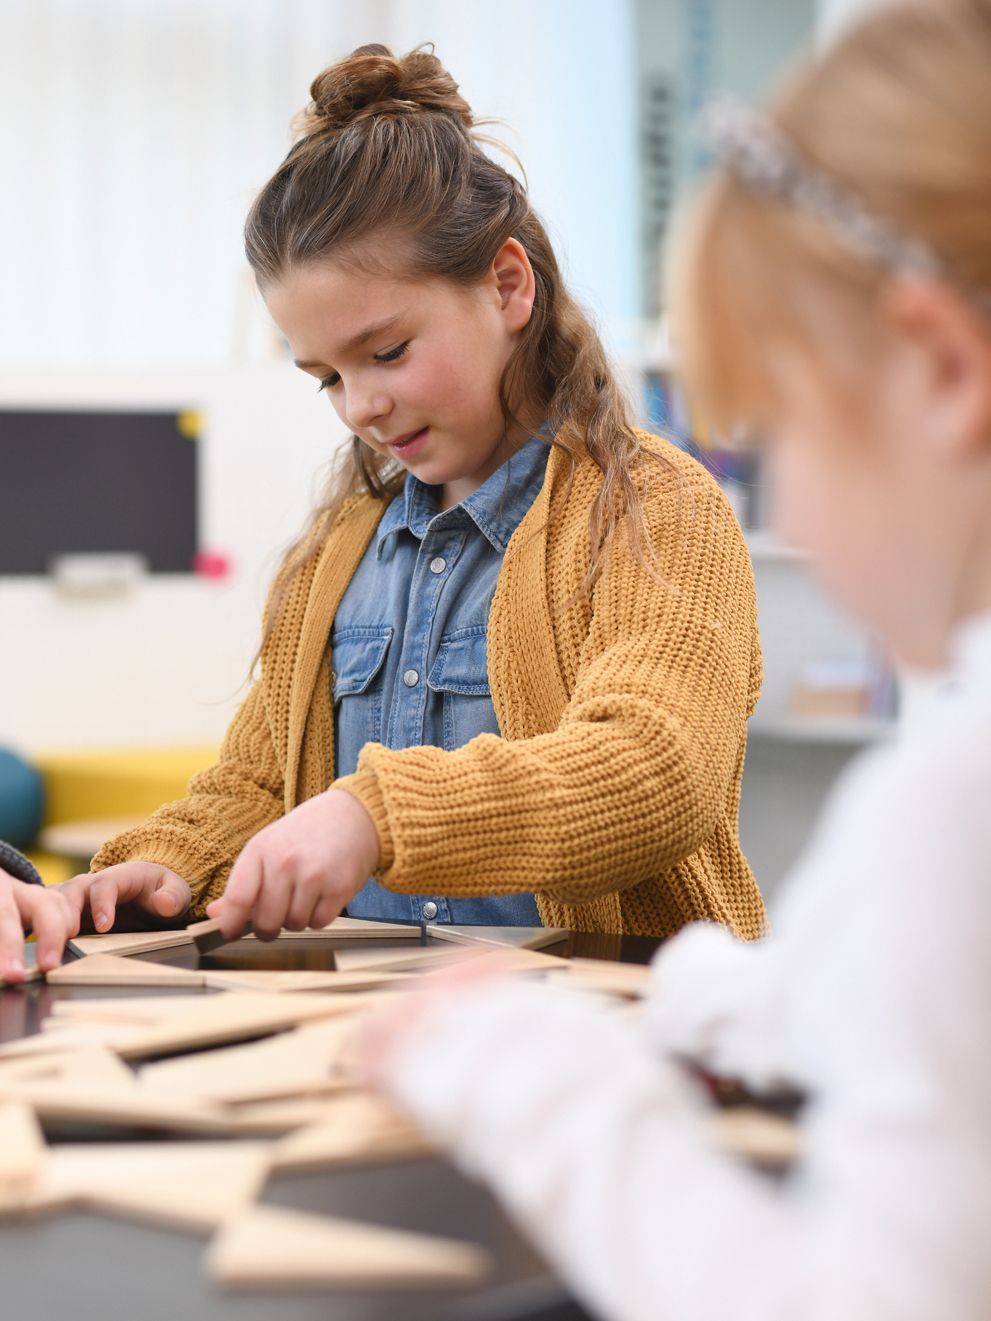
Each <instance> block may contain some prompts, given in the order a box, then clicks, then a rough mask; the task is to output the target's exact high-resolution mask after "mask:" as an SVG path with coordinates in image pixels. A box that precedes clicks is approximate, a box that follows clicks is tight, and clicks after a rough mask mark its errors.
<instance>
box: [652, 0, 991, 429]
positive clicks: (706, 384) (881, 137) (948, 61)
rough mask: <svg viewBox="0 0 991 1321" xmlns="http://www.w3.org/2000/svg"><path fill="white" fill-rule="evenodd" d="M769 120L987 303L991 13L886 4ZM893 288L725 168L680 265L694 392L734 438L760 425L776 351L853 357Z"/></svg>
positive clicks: (699, 203)
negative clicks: (741, 428)
mask: <svg viewBox="0 0 991 1321" xmlns="http://www.w3.org/2000/svg"><path fill="white" fill-rule="evenodd" d="M770 117H771V120H772V122H773V123H774V125H775V126H776V128H777V129H778V131H779V132H780V133H781V135H782V137H783V138H784V139H785V140H786V141H787V142H788V143H789V144H790V146H791V147H793V148H794V149H795V151H796V152H797V154H798V155H799V156H800V157H801V159H802V160H803V161H805V162H807V163H808V165H809V166H811V167H812V168H813V169H815V170H819V171H821V172H822V173H823V174H824V175H825V176H827V177H828V178H829V179H831V180H833V181H835V182H836V183H837V184H838V185H839V186H840V187H842V188H843V189H845V190H846V191H847V192H848V193H849V194H850V195H851V196H853V197H855V198H856V199H857V200H858V201H859V202H860V203H861V204H862V205H863V207H864V208H865V209H866V211H867V212H868V213H870V214H871V215H873V216H875V217H877V218H878V219H879V220H880V221H883V222H884V223H886V224H887V225H889V226H890V227H891V228H892V230H893V231H895V232H897V233H899V234H901V235H903V236H904V237H905V238H906V239H909V240H912V239H914V240H918V241H920V242H921V243H923V244H925V245H926V246H927V247H928V248H929V249H930V250H931V251H932V252H933V253H934V254H935V255H936V257H938V259H939V262H940V267H941V269H943V270H944V271H945V272H946V277H947V279H949V280H950V281H951V282H952V284H953V286H954V287H955V288H957V289H959V290H960V291H961V292H962V293H963V294H964V295H965V296H966V295H967V294H968V293H973V294H975V295H976V294H978V293H984V294H986V293H987V292H988V291H991V0H896V2H895V3H890V4H886V5H884V6H883V7H882V8H881V9H879V10H878V11H877V12H876V13H874V14H872V15H870V16H869V17H868V18H866V19H865V20H864V21H862V22H861V23H860V24H859V25H858V26H856V27H854V28H853V29H851V30H850V31H849V32H848V33H847V34H846V36H845V37H844V38H842V39H841V40H840V41H839V42H838V43H837V44H836V45H835V46H833V47H832V48H831V49H830V50H828V51H827V52H826V53H825V54H824V55H823V56H821V57H820V58H819V59H818V60H816V61H814V62H813V63H812V64H810V65H808V66H807V67H805V68H804V69H802V70H801V71H800V72H799V73H798V74H797V75H796V76H795V77H794V78H792V79H791V80H790V82H789V83H788V84H787V85H786V86H785V87H784V89H783V90H782V92H781V93H780V94H779V95H778V96H777V97H776V98H775V100H774V101H773V102H772V104H771V106H770ZM890 278H891V275H890V271H887V270H885V269H884V268H883V267H882V266H881V265H880V264H874V263H872V262H870V261H868V260H865V259H864V258H863V257H860V256H857V255H856V254H855V253H854V252H852V251H851V250H850V249H849V248H847V247H845V246H844V245H843V244H842V243H841V242H840V241H838V239H837V236H836V234H835V233H834V232H831V231H830V229H829V227H828V226H826V225H824V224H823V223H822V221H821V219H817V218H816V217H815V216H814V215H811V214H809V213H807V212H805V211H803V210H802V209H801V207H797V206H790V205H788V204H787V203H786V202H782V201H781V200H779V199H777V198H774V197H769V196H767V195H763V194H762V193H761V192H760V190H757V189H753V188H751V187H749V186H748V185H747V184H746V183H745V182H743V181H742V180H741V179H740V178H738V177H737V176H736V175H735V174H734V173H733V172H732V171H731V170H729V169H720V170H718V171H717V172H716V174H715V175H714V176H713V178H712V179H711V180H710V181H709V182H708V183H707V185H706V186H705V187H704V189H703V191H702V193H701V195H700V197H699V198H698V199H697V200H696V202H695V203H694V205H693V206H692V207H691V209H690V210H689V211H688V212H687V213H686V214H685V216H684V217H682V219H681V222H680V226H679V233H678V237H677V241H676V242H675V244H674V245H673V247H672V249H671V253H670V268H669V288H670V289H671V290H672V310H673V316H674V321H675V325H676V328H677V332H678V336H679V340H680V343H681V346H682V352H683V359H684V372H685V377H686V382H687V385H688V388H689V391H690V393H691V394H692V395H693V397H694V398H695V399H696V400H697V401H698V402H699V403H700V404H701V405H702V406H703V407H704V408H705V409H706V411H707V412H708V413H709V415H710V417H711V419H712V421H713V422H714V423H715V424H716V425H718V426H720V427H722V428H724V429H726V430H732V429H734V428H735V427H737V426H738V425H740V424H741V423H757V424H759V421H760V413H761V409H762V406H763V404H764V403H765V402H766V400H767V398H768V392H769V376H768V372H769V364H770V361H771V359H772V356H773V354H772V352H771V349H770V347H769V346H772V345H774V344H775V343H779V342H781V341H783V340H788V341H790V342H791V343H792V345H793V346H797V347H798V348H799V349H800V350H801V351H804V352H806V353H808V354H817V355H820V354H827V355H830V356H831V357H832V359H833V360H834V361H839V359H840V358H841V357H842V355H843V352H844V348H846V349H847V350H849V349H850V347H851V345H852V347H853V348H854V350H855V352H854V354H853V355H852V356H856V352H857V351H859V350H861V349H862V348H863V347H864V345H865V344H866V343H867V341H868V336H869V332H870V328H871V325H872V320H873V313H874V312H875V310H876V308H877V306H878V301H879V297H880V295H881V293H882V292H883V290H884V288H885V287H886V285H887V283H888V281H889V280H890ZM831 365H832V364H831Z"/></svg>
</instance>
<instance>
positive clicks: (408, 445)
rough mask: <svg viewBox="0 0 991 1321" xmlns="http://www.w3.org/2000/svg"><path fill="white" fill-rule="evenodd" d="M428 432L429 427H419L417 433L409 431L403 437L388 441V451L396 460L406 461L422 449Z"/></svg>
mask: <svg viewBox="0 0 991 1321" xmlns="http://www.w3.org/2000/svg"><path fill="white" fill-rule="evenodd" d="M429 430H430V428H429V427H421V428H420V430H419V431H409V432H407V434H406V435H405V436H398V437H397V438H396V439H395V440H390V441H389V449H391V450H392V452H393V454H395V456H396V458H397V459H408V458H410V457H411V456H412V455H413V454H415V453H416V451H417V450H419V449H420V448H421V447H422V445H423V443H424V441H425V440H426V439H427V433H428V432H429Z"/></svg>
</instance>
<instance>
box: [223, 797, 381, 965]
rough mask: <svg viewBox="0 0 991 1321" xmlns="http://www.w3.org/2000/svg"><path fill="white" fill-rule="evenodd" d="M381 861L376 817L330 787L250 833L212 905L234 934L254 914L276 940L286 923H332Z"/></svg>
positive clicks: (256, 924)
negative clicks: (271, 822)
mask: <svg viewBox="0 0 991 1321" xmlns="http://www.w3.org/2000/svg"><path fill="white" fill-rule="evenodd" d="M378 864H379V837H378V831H377V830H376V829H375V823H374V822H373V821H372V818H371V817H370V816H369V815H368V813H367V812H366V811H365V809H364V808H363V807H362V805H361V803H359V801H358V799H357V798H355V797H353V796H352V795H351V794H349V793H347V792H346V791H345V790H343V789H328V790H327V791H326V792H325V793H322V794H317V796H316V797H315V798H309V799H307V801H306V802H305V803H301V804H300V805H299V807H297V808H295V809H294V810H293V811H292V812H289V813H288V814H287V815H286V816H284V817H283V818H282V820H281V821H276V822H274V823H273V824H272V825H270V826H266V827H265V829H264V830H260V831H259V832H258V834H257V835H255V837H254V838H253V839H251V840H249V841H248V843H247V844H246V845H245V847H244V848H243V849H242V851H241V856H240V857H239V858H238V860H237V862H235V864H234V867H233V869H232V870H231V874H230V877H229V878H228V881H227V888H226V890H225V891H224V893H223V895H222V896H221V897H220V898H219V899H215V900H214V901H213V903H212V904H208V905H207V910H206V911H207V913H208V914H209V915H210V917H214V918H217V919H218V921H219V922H220V925H221V927H222V929H223V932H224V935H225V936H227V937H228V938H230V939H233V938H234V937H235V936H237V935H239V934H240V932H241V931H242V930H243V928H244V924H245V922H247V921H248V920H249V919H250V920H251V923H252V927H253V930H254V932H255V935H257V936H260V937H261V939H262V940H274V939H275V937H276V936H277V935H278V934H279V932H280V931H281V930H282V928H283V927H287V928H288V929H289V930H290V931H305V929H306V928H307V927H324V926H326V925H327V924H328V923H329V922H333V920H334V918H335V917H337V916H338V914H339V913H340V912H341V910H342V909H343V908H344V907H345V905H346V904H347V902H348V900H349V899H351V898H353V896H354V895H355V894H357V892H358V891H359V890H360V889H361V887H362V886H363V885H364V884H365V882H366V881H367V880H368V878H369V876H370V875H371V874H372V872H373V871H374V870H375V868H376V867H377V866H378Z"/></svg>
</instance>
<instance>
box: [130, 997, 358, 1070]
mask: <svg viewBox="0 0 991 1321" xmlns="http://www.w3.org/2000/svg"><path fill="white" fill-rule="evenodd" d="M372 998H373V995H372V994H365V993H363V992H360V991H356V992H352V993H350V994H348V995H313V994H310V993H309V992H292V991H287V992H285V993H284V994H274V995H264V994H262V993H260V992H259V993H255V992H252V991H246V992H244V994H242V995H213V996H205V997H204V998H203V1000H202V1001H201V1002H200V1004H199V1005H197V1007H196V1008H195V1009H193V1010H192V1011H190V1012H189V1013H186V1014H176V1015H174V1016H173V1017H171V1018H169V1019H167V1020H164V1021H162V1022H159V1023H156V1024H152V1025H150V1026H147V1027H134V1028H126V1029H122V1035H121V1037H120V1039H119V1040H118V1041H116V1042H115V1043H114V1049H116V1050H117V1051H118V1052H119V1053H120V1054H121V1055H122V1056H123V1057H124V1059H148V1058H151V1057H153V1056H156V1055H170V1054H176V1053H179V1052H183V1051H188V1050H199V1049H203V1048H204V1047H207V1046H219V1045H223V1044H224V1043H225V1042H233V1041H244V1040H247V1039H248V1038H251V1037H262V1036H268V1035H271V1034H272V1033H275V1032H281V1031H284V1030H286V1029H288V1028H291V1027H295V1026H296V1025H297V1024H299V1023H304V1022H307V1021H310V1020H314V1019H320V1018H332V1017H335V1016H336V1015H338V1014H348V1013H354V1012H356V1011H357V1010H359V1009H362V1008H367V1007H368V1004H369V1002H370V1000H371V999H372Z"/></svg>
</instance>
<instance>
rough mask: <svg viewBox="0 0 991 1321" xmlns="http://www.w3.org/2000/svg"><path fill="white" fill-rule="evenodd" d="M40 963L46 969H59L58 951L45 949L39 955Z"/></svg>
mask: <svg viewBox="0 0 991 1321" xmlns="http://www.w3.org/2000/svg"><path fill="white" fill-rule="evenodd" d="M38 962H39V963H40V964H41V966H42V967H43V968H45V969H48V968H57V967H58V963H59V956H58V951H57V950H54V949H43V950H41V951H40V952H39V954H38Z"/></svg>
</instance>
